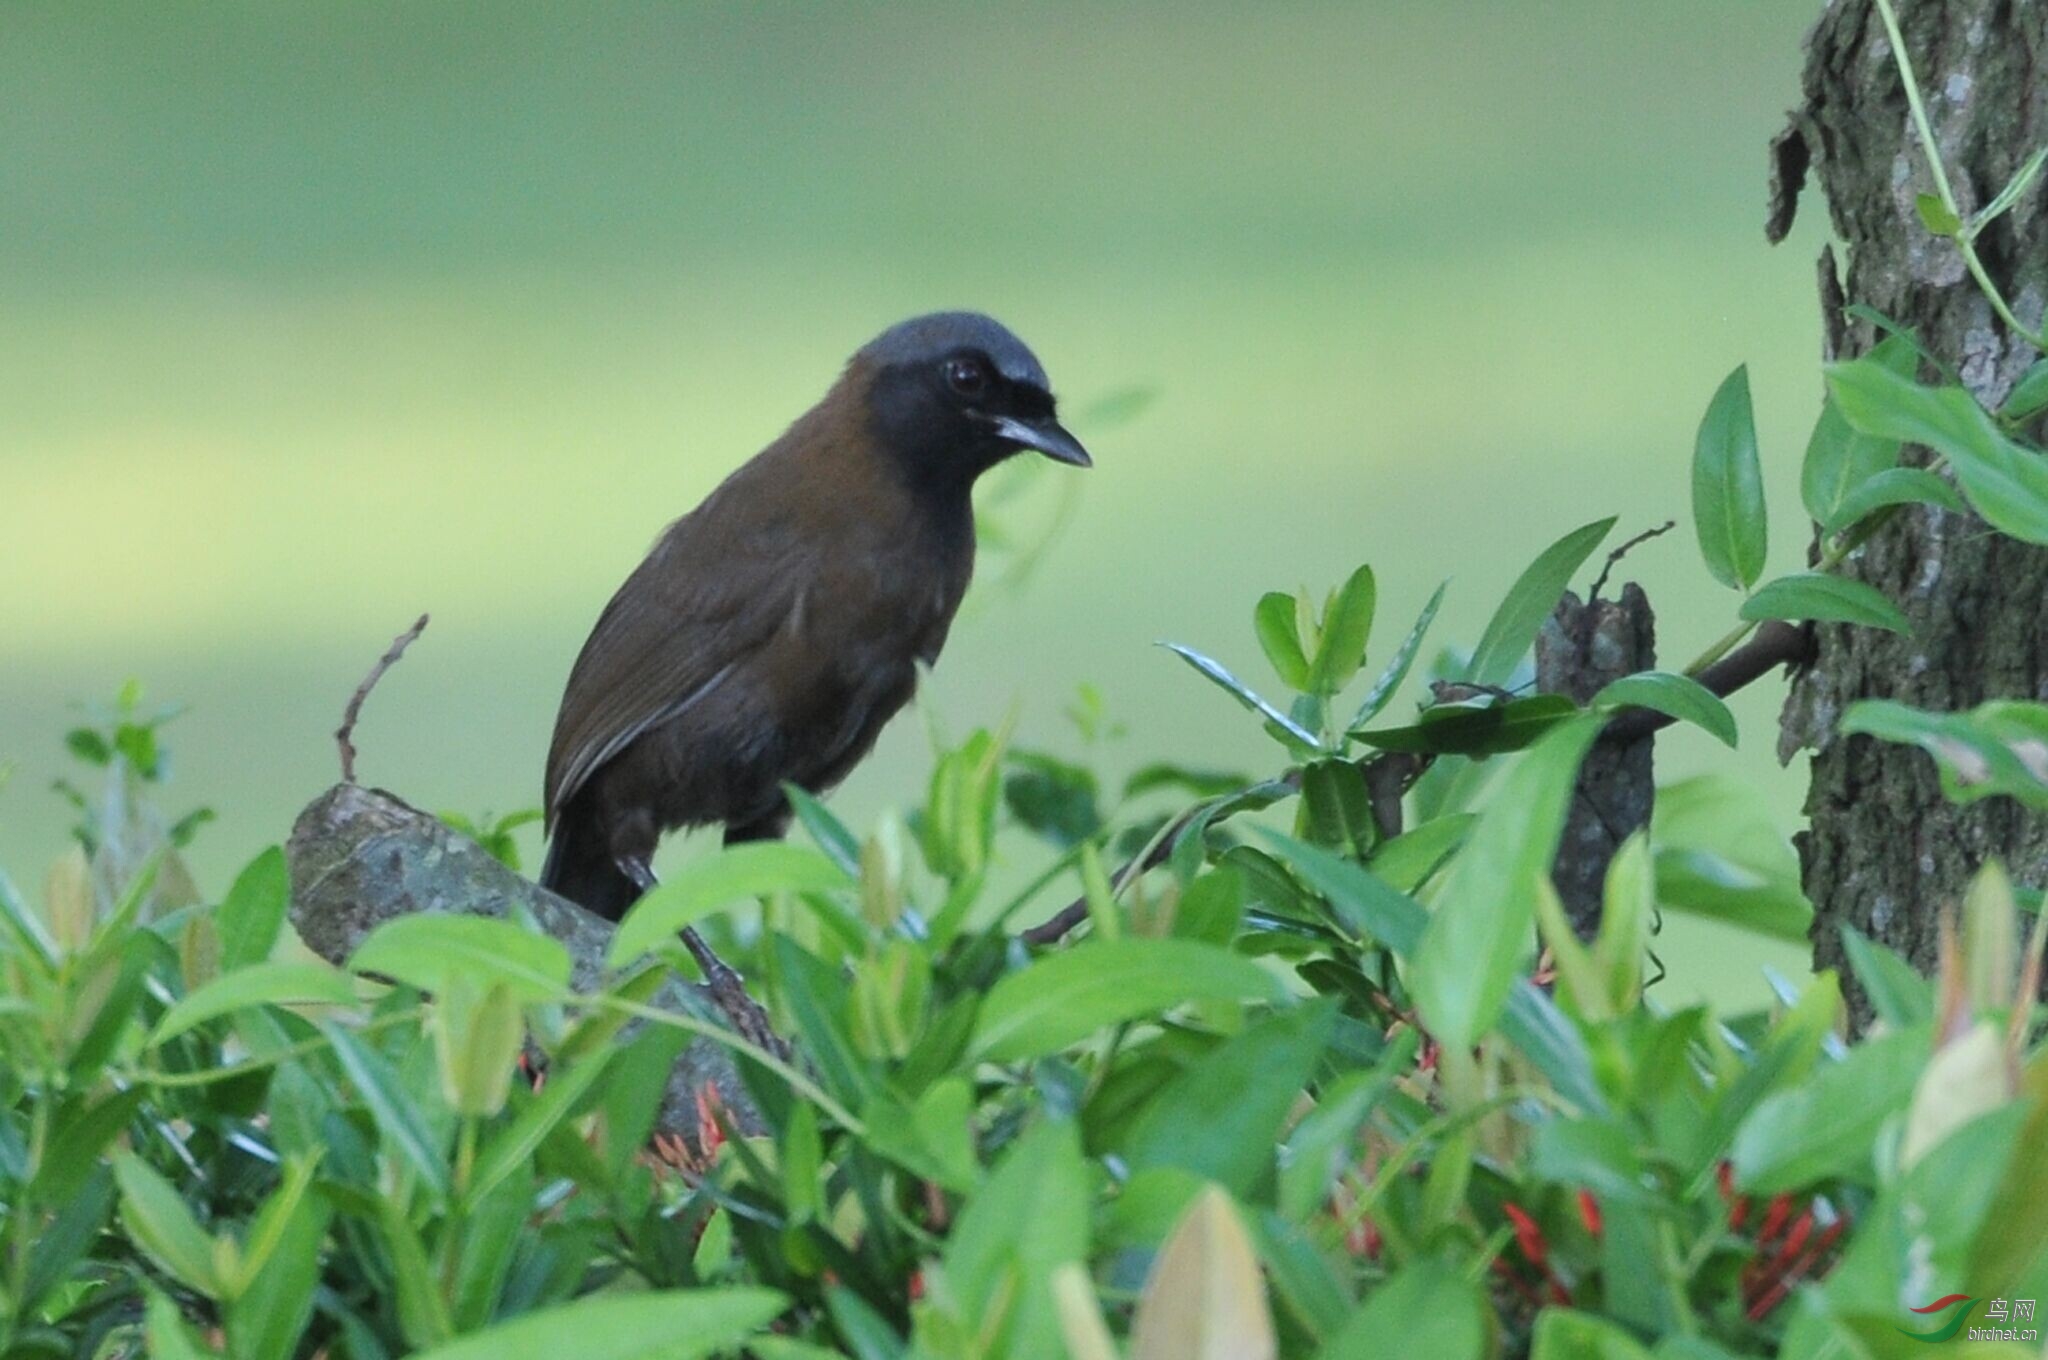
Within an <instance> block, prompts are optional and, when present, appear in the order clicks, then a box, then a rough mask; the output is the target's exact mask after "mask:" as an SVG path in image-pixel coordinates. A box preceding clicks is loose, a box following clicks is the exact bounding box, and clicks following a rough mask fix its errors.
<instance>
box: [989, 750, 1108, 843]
mask: <svg viewBox="0 0 2048 1360" xmlns="http://www.w3.org/2000/svg"><path fill="white" fill-rule="evenodd" d="M1009 761H1010V766H1011V772H1010V774H1009V776H1008V777H1007V778H1005V779H1004V780H1003V802H1004V803H1005V804H1007V805H1008V807H1009V809H1010V815H1011V816H1012V817H1015V818H1016V819H1017V821H1018V822H1019V823H1021V824H1022V825H1024V826H1025V827H1027V828H1029V829H1030V830H1031V831H1033V832H1036V833H1037V834H1038V835H1040V836H1043V837H1044V838H1045V839H1046V840H1049V841H1051V842H1052V843H1053V844H1054V845H1057V846H1059V847H1060V848H1061V849H1066V848H1067V847H1069V846H1073V845H1078V844H1080V843H1081V842H1082V841H1085V840H1087V839H1088V838H1089V837H1091V836H1093V835H1095V834H1096V833H1097V832H1098V831H1100V830H1101V829H1102V808H1101V806H1100V802H1099V796H1100V794H1101V784H1100V782H1099V781H1098V780H1097V779H1096V777H1095V772H1094V771H1093V770H1091V769H1089V768H1088V767H1086V766H1085V765H1076V764H1073V763H1072V762H1071V761H1065V760H1060V759H1058V758H1057V757H1054V756H1049V755H1044V754H1041V753H1039V752H1036V751H1012V752H1010V755H1009Z"/></svg>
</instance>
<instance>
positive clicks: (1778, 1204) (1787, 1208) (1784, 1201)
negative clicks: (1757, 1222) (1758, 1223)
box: [1756, 1194, 1792, 1247]
mask: <svg viewBox="0 0 2048 1360" xmlns="http://www.w3.org/2000/svg"><path fill="white" fill-rule="evenodd" d="M1791 1215H1792V1196H1790V1195H1783V1194H1781V1195H1773V1196H1771V1203H1770V1207H1769V1208H1767V1209H1765V1210H1764V1221H1763V1226H1762V1227H1760V1228H1758V1229H1757V1234H1756V1244H1757V1245H1758V1246H1760V1247H1768V1246H1769V1245H1770V1244H1771V1240H1772V1239H1773V1238H1775V1237H1776V1236H1777V1235H1778V1231H1779V1229H1781V1228H1783V1227H1784V1226H1785V1220H1786V1219H1787V1218H1789V1217H1791Z"/></svg>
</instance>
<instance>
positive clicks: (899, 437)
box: [854, 312, 1090, 491]
mask: <svg viewBox="0 0 2048 1360" xmlns="http://www.w3.org/2000/svg"><path fill="white" fill-rule="evenodd" d="M854 362H855V364H856V365H859V366H862V367H864V368H866V369H867V370H868V372H869V375H870V376H869V384H868V394H867V401H868V411H869V415H870V417H871V419H872V421H873V423H874V428H875V431H876V433H877V434H878V435H879V436H880V437H881V441H882V444H883V446H884V447H885V448H887V449H888V450H889V451H890V452H891V453H892V454H894V455H895V456H896V457H898V458H901V459H902V460H903V461H904V464H905V466H906V468H907V469H908V470H909V471H910V472H911V474H912V475H913V476H914V477H915V478H916V479H917V480H918V481H919V482H921V483H923V484H924V485H927V486H931V487H934V488H943V489H949V490H952V489H957V490H963V491H964V490H965V489H966V488H967V487H968V486H969V485H971V484H972V483H973V481H974V479H975V478H976V477H978V476H980V475H981V474H982V473H983V472H986V471H987V470H988V469H989V468H991V467H994V466H995V465H996V464H997V463H999V462H1001V461H1002V460H1003V459H1005V458H1008V457H1009V456H1010V455H1011V454H1013V453H1018V452H1021V451H1022V450H1025V449H1034V450H1036V451H1037V452H1039V453H1042V454H1044V455H1045V456H1046V457H1048V458H1052V459H1055V460H1057V461H1059V462H1062V463H1072V464H1073V465H1075V466H1076V467H1087V466H1088V465H1089V461H1090V460H1089V457H1088V451H1087V450H1086V449H1084V448H1082V447H1081V443H1080V441H1079V440H1077V439H1075V438H1074V436H1073V435H1071V434H1068V433H1067V431H1066V430H1065V429H1064V428H1062V427H1061V425H1060V423H1059V421H1058V420H1057V419H1055V417H1054V414H1053V397H1052V388H1051V385H1050V384H1049V383H1048V382H1047V381H1046V377H1045V369H1044V368H1043V367H1042V366H1041V365H1040V364H1039V362H1038V359H1037V357H1036V356H1034V355H1033V354H1032V353H1031V351H1030V350H1029V349H1027V348H1025V346H1024V342H1023V341H1022V340H1019V339H1018V338H1017V337H1016V336H1014V335H1012V334H1011V333H1010V332H1009V330H1008V329H1006V328H1005V327H1004V326H1003V325H1002V324H1001V323H999V322H997V321H995V320H994V319H993V318H990V317H986V316H983V315H981V314H980V313H979V312H934V313H932V314H931V315H930V316H919V317H913V318H911V319H910V320H908V321H904V322H900V323H898V324H897V325H894V326H891V327H890V328H889V329H888V330H886V331H883V332H882V333H881V334H880V335H878V336H876V337H875V338H874V339H873V340H871V341H869V342H868V344H867V345H866V346H865V347H863V348H862V349H861V351H860V353H859V354H857V355H855V356H854Z"/></svg>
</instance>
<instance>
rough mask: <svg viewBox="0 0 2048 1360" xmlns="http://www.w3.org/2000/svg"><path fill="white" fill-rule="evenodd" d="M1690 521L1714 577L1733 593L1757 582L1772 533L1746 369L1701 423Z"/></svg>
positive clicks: (1730, 382)
mask: <svg viewBox="0 0 2048 1360" xmlns="http://www.w3.org/2000/svg"><path fill="white" fill-rule="evenodd" d="M1692 518H1693V527H1694V528H1695V529H1696V530H1697V531H1698V533H1699V540H1700V555H1701V556H1702V557H1704V558H1705V559H1706V563H1707V570H1708V572H1710V573H1711V574H1712V575H1713V577H1714V579H1715V580H1716V581H1719V582H1720V583H1721V584H1722V585H1724V586H1728V587H1730V588H1732V589H1735V590H1747V589H1749V588H1750V587H1751V586H1752V585H1754V584H1756V579H1757V577H1759V576H1761V575H1763V570H1764V552H1765V548H1766V545H1767V541H1768V535H1767V523H1766V519H1765V515H1764V483H1763V470H1762V469H1761V468H1760V467H1759V466H1758V464H1757V452H1756V419H1755V416H1754V415H1753V414H1752V413H1751V411H1750V405H1749V369H1748V367H1747V366H1741V367H1738V368H1737V369H1736V370H1735V371H1734V372H1733V373H1730V374H1729V375H1728V377H1727V379H1726V380H1725V381H1723V382H1722V384H1721V386H1720V388H1719V390H1717V391H1716V392H1715V393H1714V398H1713V400H1712V401H1710V402H1708V403H1707V414H1706V416H1705V417H1704V418H1703V419H1702V420H1701V421H1700V432H1699V437H1698V439H1697V440H1696V441H1695V442H1694V444H1693V455H1692Z"/></svg>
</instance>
